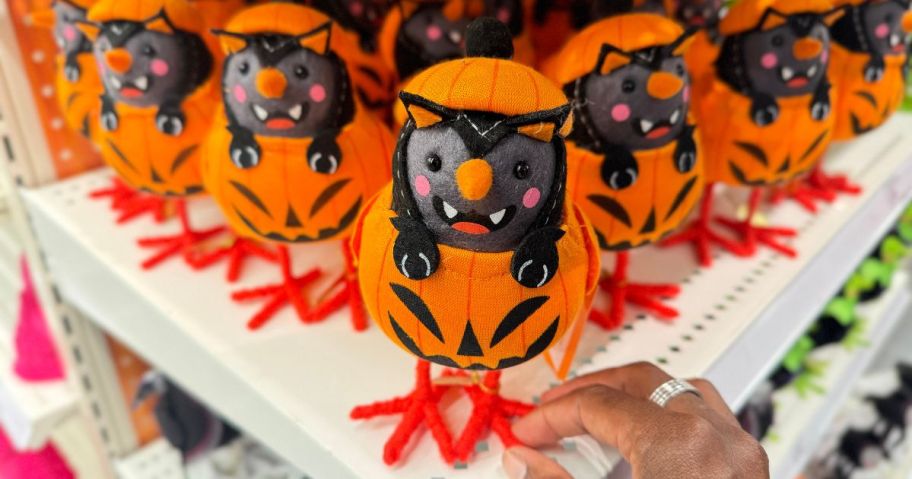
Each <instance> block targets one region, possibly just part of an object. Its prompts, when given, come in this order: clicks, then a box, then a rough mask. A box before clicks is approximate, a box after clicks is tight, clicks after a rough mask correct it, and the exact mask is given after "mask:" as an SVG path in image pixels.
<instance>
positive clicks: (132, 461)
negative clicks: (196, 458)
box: [114, 439, 186, 479]
mask: <svg viewBox="0 0 912 479" xmlns="http://www.w3.org/2000/svg"><path fill="white" fill-rule="evenodd" d="M114 470H115V471H116V472H117V477H119V478H120V479H184V478H185V477H186V475H185V474H184V464H183V459H182V458H181V453H180V451H178V450H177V449H175V448H173V447H171V445H170V444H168V441H166V440H164V439H157V440H155V441H154V442H152V443H150V444H148V445H146V446H143V447H142V448H140V449H139V450H138V451H136V452H134V453H133V454H130V455H129V456H127V457H125V458H123V459H120V460H117V461H115V462H114Z"/></svg>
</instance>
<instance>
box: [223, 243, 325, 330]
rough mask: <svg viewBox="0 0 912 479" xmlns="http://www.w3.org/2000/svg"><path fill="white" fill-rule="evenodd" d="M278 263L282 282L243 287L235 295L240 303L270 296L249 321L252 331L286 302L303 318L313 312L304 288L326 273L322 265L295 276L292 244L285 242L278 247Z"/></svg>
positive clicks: (248, 325) (232, 297) (234, 298)
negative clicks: (291, 251)
mask: <svg viewBox="0 0 912 479" xmlns="http://www.w3.org/2000/svg"><path fill="white" fill-rule="evenodd" d="M278 263H279V265H280V266H281V269H282V282H281V283H276V284H271V285H267V286H262V287H258V288H249V289H242V290H240V291H235V292H234V293H232V294H231V299H233V300H235V301H237V302H245V301H250V300H253V299H262V298H266V302H265V303H264V304H263V307H262V308H260V310H259V311H258V312H257V313H256V314H254V315H253V317H252V318H250V320H249V321H248V322H247V328H248V329H250V330H251V331H254V330H257V329H260V328H261V327H263V325H265V324H266V323H267V322H268V321H269V320H270V319H272V317H273V316H275V314H276V313H277V312H278V311H279V310H280V309H281V308H282V306H285V305H286V304H291V306H292V307H293V308H294V310H295V312H296V313H297V315H298V317H299V318H302V319H303V318H305V317H306V316H307V315H308V314H309V313H310V306H309V305H308V304H307V299H306V297H305V294H304V289H305V288H306V287H307V286H309V285H310V284H311V283H313V282H314V281H316V280H317V279H318V278H319V277H320V276H321V275H322V272H321V271H320V268H314V269H312V270H310V271H308V272H307V273H305V274H304V275H302V276H295V275H294V272H293V271H292V267H291V259H290V255H289V252H288V247H287V246H285V245H280V246H279V248H278Z"/></svg>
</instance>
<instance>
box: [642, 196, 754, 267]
mask: <svg viewBox="0 0 912 479" xmlns="http://www.w3.org/2000/svg"><path fill="white" fill-rule="evenodd" d="M715 186H716V185H715V183H710V184H708V185H706V189H705V190H704V191H703V199H702V200H701V201H700V211H699V216H698V217H697V219H696V220H695V221H694V222H693V223H691V224H690V225H689V226H687V228H685V229H684V230H683V231H681V232H680V233H678V234H676V235H673V236H671V237H669V238H668V239H666V240H665V241H663V242H662V243H661V245H660V246H662V247H663V248H667V247H671V246H677V245H679V244H683V243H691V244H693V246H694V249H695V250H696V253H697V259H699V261H700V265H702V266H703V267H705V268H708V267H710V266H712V261H713V258H712V250H711V246H712V245H713V244H716V245H718V246H720V247H722V248H723V249H725V250H727V251H729V252H730V253H733V254H735V255H738V256H744V255H746V254H747V251H745V249H744V247H743V246H742V245H740V244H738V242H737V241H734V240H732V239H730V238H727V237H725V236H723V235H721V234H719V233H717V232H715V231H714V230H713V229H712V222H711V219H712V209H713V200H714V197H713V189H714V188H715Z"/></svg>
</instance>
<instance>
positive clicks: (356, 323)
mask: <svg viewBox="0 0 912 479" xmlns="http://www.w3.org/2000/svg"><path fill="white" fill-rule="evenodd" d="M342 252H343V253H344V254H345V272H344V273H342V276H340V277H339V279H337V280H336V281H335V282H334V283H333V284H332V286H330V287H329V289H328V290H327V294H325V295H324V296H328V294H329V293H330V292H332V291H335V290H336V289H338V291H336V292H335V293H334V294H333V295H332V296H331V297H329V299H324V300H323V301H322V302H321V303H320V304H318V305H317V306H315V307H314V308H313V309H312V310H311V311H310V312H309V313H308V314H306V315H305V316H304V317H302V318H301V321H303V322H304V323H306V324H312V323H319V322H321V321H323V320H325V319H326V318H328V317H329V316H330V315H332V314H333V313H335V312H336V311H338V310H340V309H342V308H344V307H345V306H346V305H348V307H349V309H350V310H351V320H352V326H353V327H354V328H355V331H364V330H366V329H367V315H366V313H365V311H364V300H362V299H361V287H360V285H359V284H358V271H357V270H356V268H355V263H354V259H353V258H352V253H351V248H349V244H348V242H347V241H346V242H345V243H343V246H342ZM340 286H341V289H339V287H340Z"/></svg>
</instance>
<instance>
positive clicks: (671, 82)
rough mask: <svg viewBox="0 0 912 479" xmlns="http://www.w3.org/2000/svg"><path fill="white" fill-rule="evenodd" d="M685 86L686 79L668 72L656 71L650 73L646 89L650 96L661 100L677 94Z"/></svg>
mask: <svg viewBox="0 0 912 479" xmlns="http://www.w3.org/2000/svg"><path fill="white" fill-rule="evenodd" d="M682 88H684V80H682V79H681V78H680V77H679V76H677V75H674V74H671V73H668V72H655V73H653V74H652V75H649V82H648V83H646V91H647V92H648V93H649V96H651V97H653V98H657V99H659V100H667V99H669V98H671V97H673V96H675V95H677V94H678V93H679V92H680V91H681V89H682Z"/></svg>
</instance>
